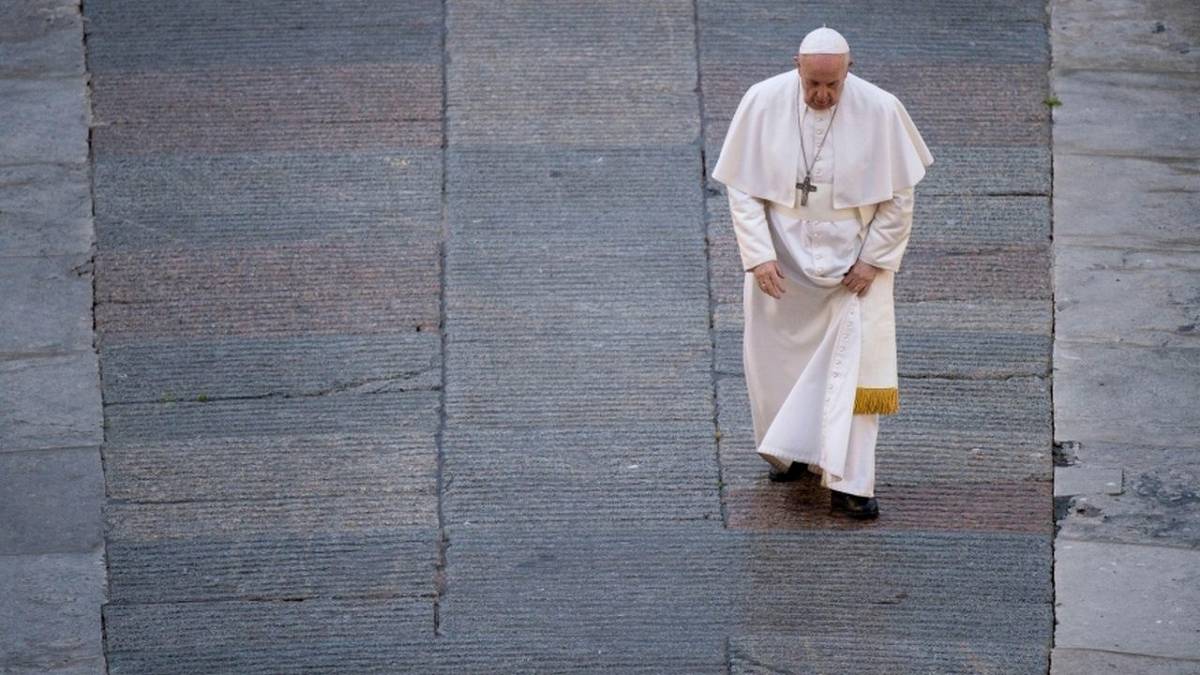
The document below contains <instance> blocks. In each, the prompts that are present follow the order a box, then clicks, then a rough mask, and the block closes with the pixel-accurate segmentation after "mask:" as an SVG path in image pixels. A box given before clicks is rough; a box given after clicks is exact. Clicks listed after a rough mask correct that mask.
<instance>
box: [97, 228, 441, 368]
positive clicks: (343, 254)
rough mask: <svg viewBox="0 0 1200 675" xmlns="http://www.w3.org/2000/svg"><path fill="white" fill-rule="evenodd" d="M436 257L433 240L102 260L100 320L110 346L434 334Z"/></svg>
mask: <svg viewBox="0 0 1200 675" xmlns="http://www.w3.org/2000/svg"><path fill="white" fill-rule="evenodd" d="M436 259H437V249H436V244H435V243H434V242H432V241H425V242H421V243H420V244H417V243H414V244H413V245H410V246H402V245H397V244H395V243H388V244H387V245H383V244H371V243H369V242H356V243H346V244H340V243H328V244H326V243H316V242H314V243H300V244H293V245H287V246H284V245H275V246H267V245H259V246H254V247H249V246H247V247H240V248H236V249H232V248H231V249H218V250H211V249H210V250H206V251H199V250H195V249H193V250H187V249H175V250H171V251H165V250H158V251H153V250H149V251H125V252H122V251H114V252H112V253H104V252H101V253H98V254H97V256H96V290H95V302H96V305H95V316H96V321H97V325H98V326H99V327H100V330H99V333H100V336H101V340H102V341H103V342H104V343H105V344H119V343H130V342H140V341H144V340H155V339H182V338H187V337H193V338H200V339H213V338H215V339H219V340H224V339H229V338H233V337H247V338H249V337H271V338H276V337H283V336H292V335H297V334H336V333H359V334H365V333H395V332H413V331H422V330H434V329H436V327H437V324H438V296H437V294H438V285H439V279H438V269H437V265H436V263H434V262H433V261H435V260H436Z"/></svg>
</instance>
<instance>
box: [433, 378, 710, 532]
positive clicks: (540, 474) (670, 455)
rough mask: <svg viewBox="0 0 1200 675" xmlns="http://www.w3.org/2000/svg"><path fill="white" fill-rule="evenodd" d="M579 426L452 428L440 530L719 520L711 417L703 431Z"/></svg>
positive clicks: (696, 426)
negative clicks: (446, 527)
mask: <svg viewBox="0 0 1200 675" xmlns="http://www.w3.org/2000/svg"><path fill="white" fill-rule="evenodd" d="M498 398H500V397H498ZM698 407H702V406H698ZM468 419H470V418H468ZM480 426H482V425H480ZM579 426H581V425H578V424H561V425H553V424H550V425H535V424H529V423H526V424H522V425H520V426H519V427H518V428H515V429H511V430H510V429H503V428H499V429H494V430H492V429H488V430H482V429H478V428H473V429H471V430H466V431H457V430H456V429H459V428H461V427H462V423H454V424H451V425H450V431H449V433H448V434H447V435H446V436H445V437H444V439H443V448H444V453H445V468H444V473H443V486H444V492H443V497H442V508H443V514H444V519H445V522H446V523H447V524H450V525H459V524H462V525H467V524H470V525H485V524H489V525H501V524H511V525H522V526H527V527H535V526H537V525H538V524H543V523H544V524H558V523H572V524H575V525H576V526H577V527H579V528H581V529H586V528H590V527H592V525H593V524H594V523H597V522H618V521H620V522H652V521H681V520H711V521H715V522H719V521H720V518H721V509H720V504H721V502H720V495H719V485H718V476H717V464H716V446H715V440H714V436H713V425H712V422H711V413H710V416H709V419H708V424H707V425H705V424H704V421H703V420H696V421H694V422H691V423H681V422H675V421H673V420H668V419H663V420H661V421H659V422H657V423H654V422H652V421H651V422H641V423H637V422H633V423H630V422H625V423H622V424H620V425H611V426H610V427H609V428H607V429H604V430H600V429H596V428H587V429H580V428H579Z"/></svg>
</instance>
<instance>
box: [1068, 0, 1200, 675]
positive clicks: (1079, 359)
mask: <svg viewBox="0 0 1200 675" xmlns="http://www.w3.org/2000/svg"><path fill="white" fill-rule="evenodd" d="M1052 10H1053V11H1052V17H1051V26H1052V31H1051V36H1052V43H1053V47H1054V63H1053V66H1054V69H1053V72H1052V85H1053V88H1054V90H1055V92H1056V95H1057V97H1058V98H1059V99H1060V100H1061V103H1062V105H1061V106H1060V107H1057V108H1056V109H1055V112H1054V167H1055V168H1054V195H1055V199H1054V233H1055V245H1054V248H1055V266H1054V269H1055V292H1056V294H1055V299H1056V311H1055V347H1054V394H1055V395H1054V407H1055V416H1054V417H1055V440H1056V442H1057V443H1058V445H1059V447H1060V448H1061V452H1060V455H1059V458H1058V462H1057V464H1059V465H1060V466H1058V467H1057V468H1056V474H1057V478H1056V490H1055V492H1056V494H1057V495H1059V501H1060V512H1061V514H1062V515H1063V518H1062V520H1061V521H1060V528H1061V529H1060V530H1059V532H1058V536H1057V537H1056V540H1055V580H1056V586H1055V587H1056V602H1057V605H1058V607H1057V612H1056V615H1057V620H1058V623H1057V628H1056V638H1055V649H1054V654H1053V668H1052V672H1053V673H1056V674H1063V675H1067V674H1074V673H1087V674H1088V675H1092V674H1101V673H1133V672H1136V673H1200V583H1198V580H1200V487H1198V485H1200V483H1198V481H1200V422H1198V419H1200V418H1197V416H1196V413H1195V408H1196V393H1197V391H1198V384H1200V342H1198V341H1197V336H1198V335H1200V331H1198V330H1197V324H1198V323H1200V262H1198V257H1197V254H1200V234H1198V232H1197V225H1200V217H1198V216H1197V213H1198V212H1200V180H1198V178H1197V177H1198V176H1200V108H1198V107H1197V104H1196V102H1197V100H1200V10H1198V9H1197V6H1196V4H1195V3H1194V2H1180V1H1178V0H1155V1H1153V2H1134V1H1132V0H1086V1H1085V0H1055V2H1054V3H1052Z"/></svg>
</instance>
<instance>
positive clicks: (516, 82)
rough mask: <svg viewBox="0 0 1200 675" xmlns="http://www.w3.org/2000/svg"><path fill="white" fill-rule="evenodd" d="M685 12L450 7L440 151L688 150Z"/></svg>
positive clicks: (688, 18) (693, 98) (689, 66)
mask: <svg viewBox="0 0 1200 675" xmlns="http://www.w3.org/2000/svg"><path fill="white" fill-rule="evenodd" d="M693 13H694V9H693V6H692V4H691V3H688V2H684V1H683V0H671V1H670V2H665V3H657V4H655V5H652V6H651V5H645V6H641V5H636V6H631V5H629V4H627V3H619V2H581V1H579V0H572V1H570V2H558V3H554V5H552V6H547V5H545V4H544V3H537V2H519V3H506V4H504V5H495V4H493V3H487V2H479V1H477V0H475V1H466V0H460V1H457V2H452V3H449V4H448V6H447V11H446V24H447V43H446V49H447V53H448V54H449V62H448V67H447V72H446V80H447V113H446V115H447V120H446V121H447V125H448V135H449V140H450V143H451V144H452V145H460V146H463V145H524V144H557V145H564V146H567V147H636V146H641V145H647V144H664V145H665V144H681V145H682V144H690V143H692V142H693V141H695V140H696V138H697V137H698V136H699V133H700V124H699V115H698V111H699V102H698V98H697V95H696V87H697V81H696V55H695V29H694V27H693V24H692V19H693ZM500 50H503V51H502V52H501V51H500ZM498 52H500V53H502V54H503V58H502V59H497V53H498ZM599 62H603V63H604V66H603V67H597V64H598V63H599Z"/></svg>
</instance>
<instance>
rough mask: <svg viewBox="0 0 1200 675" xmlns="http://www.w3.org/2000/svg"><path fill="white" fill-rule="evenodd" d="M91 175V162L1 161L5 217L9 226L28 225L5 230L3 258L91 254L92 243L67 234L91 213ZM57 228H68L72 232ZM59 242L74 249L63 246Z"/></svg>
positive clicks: (0, 236)
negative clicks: (8, 162)
mask: <svg viewBox="0 0 1200 675" xmlns="http://www.w3.org/2000/svg"><path fill="white" fill-rule="evenodd" d="M89 174H90V171H89V169H88V166H87V165H86V164H45V163H37V164H16V165H6V164H3V163H0V217H4V218H5V220H4V221H3V222H5V223H6V224H7V223H8V222H14V221H15V222H16V223H18V224H20V223H25V225H23V226H19V227H17V228H9V227H7V226H6V227H4V228H2V229H0V246H3V248H0V251H2V252H3V255H42V254H43V253H42V251H43V250H45V252H46V253H76V252H79V251H86V250H87V246H88V243H90V242H87V241H85V242H83V243H82V244H81V243H80V242H78V241H77V239H76V236H65V235H72V234H75V231H74V228H76V227H78V224H79V223H80V222H82V221H86V220H87V219H88V218H90V217H91V215H92V194H91V189H92V185H91V178H90V176H89ZM47 225H50V226H49V227H47ZM54 227H59V228H67V232H65V233H64V232H59V231H56V230H55V229H54ZM60 244H65V245H66V246H68V247H69V248H58V245H60ZM37 246H47V247H49V248H47V249H40V248H36V247H37Z"/></svg>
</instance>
